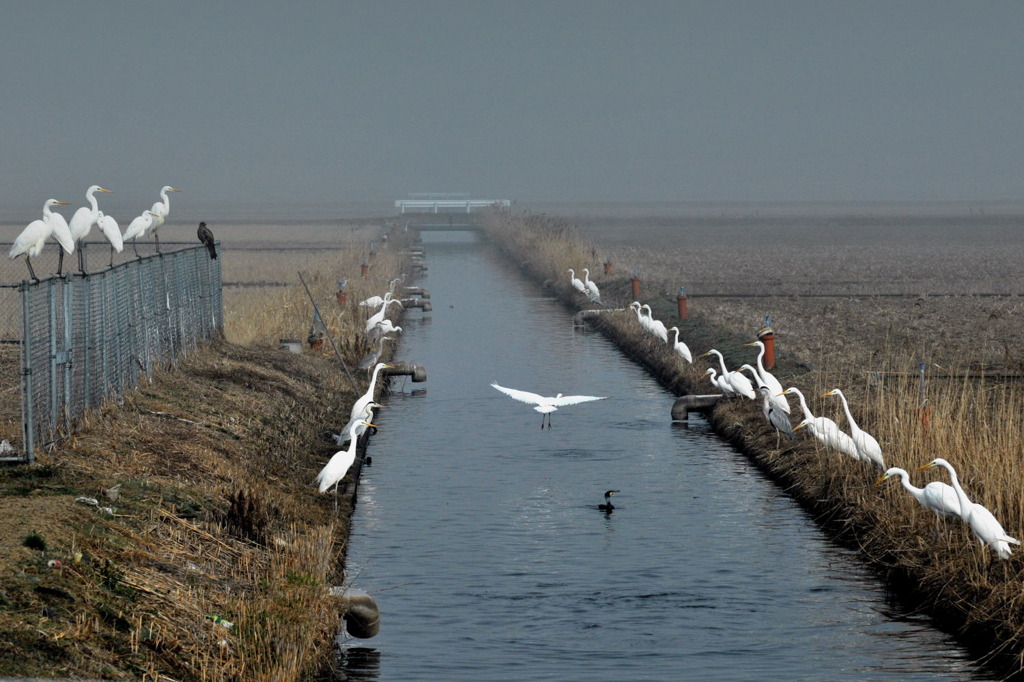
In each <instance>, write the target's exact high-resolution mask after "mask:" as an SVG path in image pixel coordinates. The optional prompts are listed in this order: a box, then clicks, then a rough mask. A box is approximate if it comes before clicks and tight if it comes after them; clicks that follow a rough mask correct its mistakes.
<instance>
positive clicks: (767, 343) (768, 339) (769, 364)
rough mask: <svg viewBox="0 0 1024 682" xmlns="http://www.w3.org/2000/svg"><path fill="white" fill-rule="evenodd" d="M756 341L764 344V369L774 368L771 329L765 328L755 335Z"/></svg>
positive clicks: (773, 340) (773, 341) (773, 346)
mask: <svg viewBox="0 0 1024 682" xmlns="http://www.w3.org/2000/svg"><path fill="white" fill-rule="evenodd" d="M757 338H758V340H759V341H760V342H761V343H763V344H764V360H763V364H764V368H765V369H771V368H773V367H775V332H773V331H772V329H771V327H765V328H764V329H762V330H761V331H759V332H758V333H757Z"/></svg>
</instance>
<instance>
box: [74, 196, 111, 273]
mask: <svg viewBox="0 0 1024 682" xmlns="http://www.w3.org/2000/svg"><path fill="white" fill-rule="evenodd" d="M96 192H106V193H107V194H110V193H111V192H110V190H109V189H103V188H102V187H100V186H99V185H93V186H92V187H90V188H89V189H87V190H86V191H85V198H86V200H87V201H88V202H89V205H88V206H83V207H81V208H80V209H78V210H77V211H75V214H74V215H73V216H71V221H70V222H69V223H68V227H69V228H70V229H71V238H72V239H74V240H75V246H76V247H77V248H78V270H79V271H80V272H83V273H84V272H85V259H84V257H83V256H82V241H83V240H84V239H85V238H86V237H87V236H88V235H89V231H90V230H92V226H93V225H95V224H96V221H97V220H99V212H100V206H99V204H98V203H97V202H96V197H95V194H96Z"/></svg>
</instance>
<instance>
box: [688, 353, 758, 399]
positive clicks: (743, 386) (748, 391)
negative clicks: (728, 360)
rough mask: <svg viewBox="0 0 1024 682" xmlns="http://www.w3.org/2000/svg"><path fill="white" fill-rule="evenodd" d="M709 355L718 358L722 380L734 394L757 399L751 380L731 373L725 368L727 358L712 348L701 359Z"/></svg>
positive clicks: (740, 373)
mask: <svg viewBox="0 0 1024 682" xmlns="http://www.w3.org/2000/svg"><path fill="white" fill-rule="evenodd" d="M709 355H714V356H716V357H717V358H718V362H719V364H720V365H721V366H722V378H723V379H724V380H725V381H726V382H727V383H728V385H729V388H731V389H732V392H733V393H734V394H736V395H741V396H743V397H744V398H750V399H751V400H753V399H754V398H756V397H757V394H756V393H755V392H754V384H752V383H750V379H748V378H747V377H745V376H743V373H742V372H730V371H729V370H728V369H726V368H725V358H724V357H722V354H721V353H720V352H718V351H717V350H715V349H714V348H712V349H711V350H709V351H708V352H706V353H702V354H701V357H702V358H704V357H707V356H709Z"/></svg>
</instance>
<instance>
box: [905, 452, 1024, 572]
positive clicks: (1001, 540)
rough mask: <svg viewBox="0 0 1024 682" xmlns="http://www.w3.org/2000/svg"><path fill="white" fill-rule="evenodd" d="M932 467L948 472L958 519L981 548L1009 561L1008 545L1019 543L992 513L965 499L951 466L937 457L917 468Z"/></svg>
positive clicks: (965, 494)
mask: <svg viewBox="0 0 1024 682" xmlns="http://www.w3.org/2000/svg"><path fill="white" fill-rule="evenodd" d="M932 467H942V468H943V469H945V470H946V471H948V472H949V478H950V482H951V483H952V484H953V490H955V491H956V497H957V499H958V500H959V501H960V518H961V519H963V520H964V522H965V523H967V525H968V526H969V527H970V529H971V532H972V533H974V537H976V538H978V541H979V542H981V544H982V546H987V547H989V548H990V549H991V550H992V551H993V552H995V553H996V556H998V557H999V558H1000V559H1004V560H1005V559H1009V558H1010V554H1011V552H1010V545H1011V544H1014V545H1020V541H1019V540H1017V539H1016V538H1012V537H1010V536H1009V535H1007V533H1006V531H1005V530H1003V526H1002V524H1000V523H999V521H998V520H996V517H995V515H993V514H992V512H990V511H989V510H988V509H986V508H985V507H984V506H983V505H980V504H978V503H977V502H971V500H970V498H969V497H967V493H965V492H964V489H963V488H962V487H960V479H959V478H958V477H957V475H956V469H954V468H953V465H952V464H950V463H949V462H947V461H946V460H944V459H943V458H941V457H937V458H935V459H933V460H932V461H930V462H928V463H927V464H925V465H924V466H923V467H918V471H922V470H924V469H930V468H932Z"/></svg>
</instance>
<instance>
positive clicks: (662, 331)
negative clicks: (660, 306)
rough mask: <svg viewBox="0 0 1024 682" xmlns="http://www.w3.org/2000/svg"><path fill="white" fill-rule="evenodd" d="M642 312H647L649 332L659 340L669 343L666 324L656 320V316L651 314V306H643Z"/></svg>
mask: <svg viewBox="0 0 1024 682" xmlns="http://www.w3.org/2000/svg"><path fill="white" fill-rule="evenodd" d="M641 310H646V311H647V324H646V325H645V326H646V327H647V330H648V331H650V332H651V333H652V334H654V335H655V336H657V337H658V338H659V339H661V340H662V341H664V342H665V343H668V328H666V327H665V323H664V322H662V321H661V320H656V319H654V314H653V313H652V312H651V306H649V305H647V304H646V303H644V304H643V306H641Z"/></svg>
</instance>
